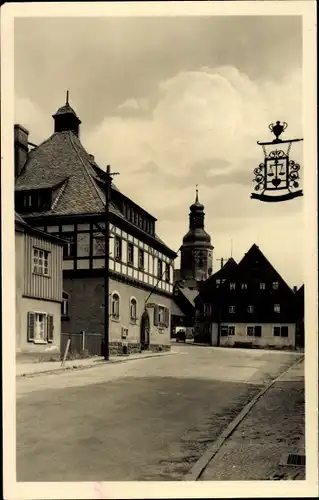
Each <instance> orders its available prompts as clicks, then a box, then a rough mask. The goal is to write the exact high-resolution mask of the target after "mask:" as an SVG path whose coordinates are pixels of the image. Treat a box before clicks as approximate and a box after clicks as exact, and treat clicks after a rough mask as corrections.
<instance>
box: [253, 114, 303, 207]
mask: <svg viewBox="0 0 319 500" xmlns="http://www.w3.org/2000/svg"><path fill="white" fill-rule="evenodd" d="M287 126H288V124H287V123H286V122H283V123H280V122H279V121H277V122H276V123H275V124H274V123H272V124H270V125H269V129H270V130H271V132H272V133H273V134H274V135H275V139H274V140H273V141H271V142H258V141H257V144H259V145H260V146H262V148H263V152H264V157H265V158H264V162H263V163H260V164H259V166H258V167H257V168H255V169H254V174H255V178H254V180H253V182H255V183H256V186H255V191H259V193H252V194H251V198H253V199H256V200H260V201H272V202H278V201H286V200H291V199H293V198H296V197H297V196H302V195H303V192H302V189H297V188H299V182H298V181H299V170H300V165H299V164H298V163H295V162H294V160H291V159H290V157H289V154H290V149H291V144H292V143H293V142H300V141H302V140H303V139H286V140H282V139H279V136H280V135H281V134H282V133H283V132H284V131H285V130H286V128H287ZM284 144H288V148H287V151H286V152H285V151H284V149H283V148H282V146H283V145H284ZM275 145H276V149H273V148H272V149H271V150H270V151H269V152H267V149H266V146H275Z"/></svg>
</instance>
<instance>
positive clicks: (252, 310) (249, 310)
mask: <svg viewBox="0 0 319 500" xmlns="http://www.w3.org/2000/svg"><path fill="white" fill-rule="evenodd" d="M247 311H248V312H249V313H250V314H252V313H253V312H254V311H255V308H254V306H248V307H247Z"/></svg>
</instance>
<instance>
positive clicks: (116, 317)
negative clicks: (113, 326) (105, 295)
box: [111, 290, 121, 321]
mask: <svg viewBox="0 0 319 500" xmlns="http://www.w3.org/2000/svg"><path fill="white" fill-rule="evenodd" d="M115 296H117V297H118V299H117V300H115V299H114V297H115ZM120 303H121V296H120V294H119V292H117V291H116V290H115V291H114V292H112V295H111V318H112V320H113V321H118V320H119V319H120ZM115 304H117V307H116V308H115V307H114V305H115ZM116 309H117V311H116Z"/></svg>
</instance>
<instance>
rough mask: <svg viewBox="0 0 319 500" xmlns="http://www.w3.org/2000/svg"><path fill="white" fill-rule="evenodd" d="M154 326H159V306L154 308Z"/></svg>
mask: <svg viewBox="0 0 319 500" xmlns="http://www.w3.org/2000/svg"><path fill="white" fill-rule="evenodd" d="M154 326H158V306H155V307H154Z"/></svg>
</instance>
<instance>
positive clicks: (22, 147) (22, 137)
mask: <svg viewBox="0 0 319 500" xmlns="http://www.w3.org/2000/svg"><path fill="white" fill-rule="evenodd" d="M28 139H29V131H28V130H27V129H25V128H24V127H22V125H15V126H14V177H15V178H16V177H18V175H20V173H21V170H22V168H23V166H24V165H25V163H26V161H27V159H28V153H29V147H28Z"/></svg>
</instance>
